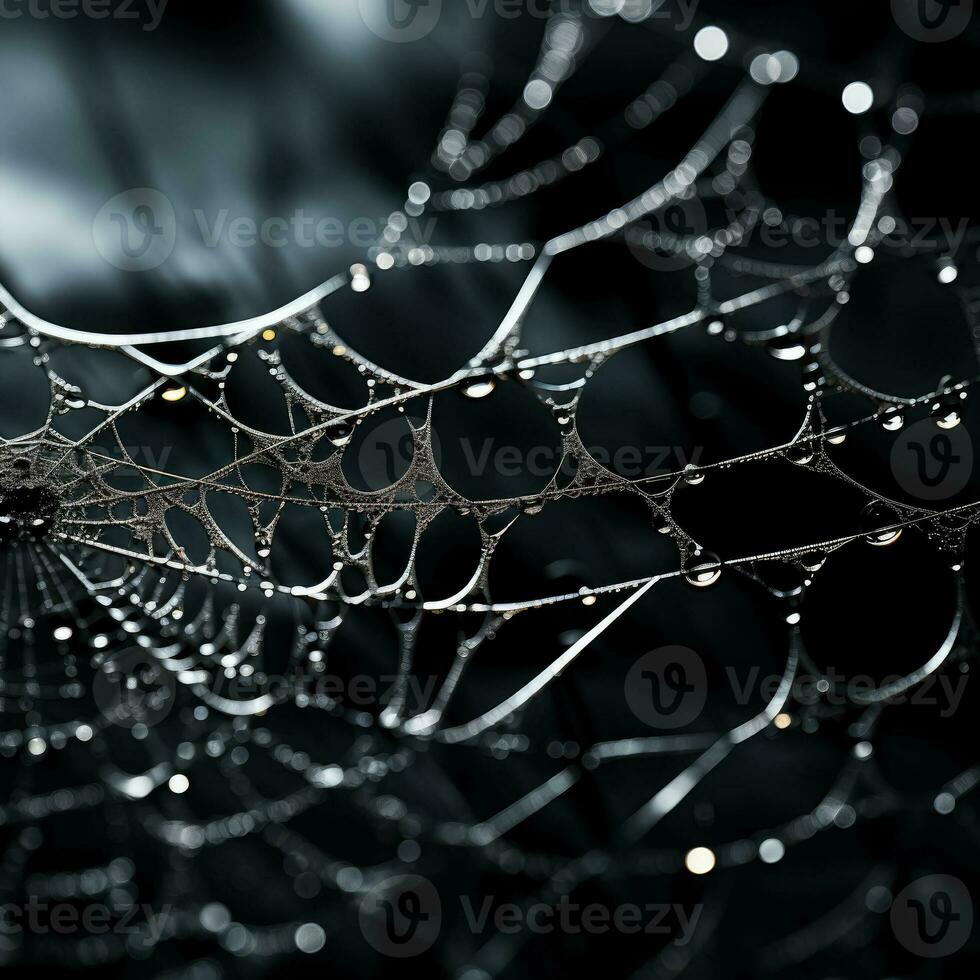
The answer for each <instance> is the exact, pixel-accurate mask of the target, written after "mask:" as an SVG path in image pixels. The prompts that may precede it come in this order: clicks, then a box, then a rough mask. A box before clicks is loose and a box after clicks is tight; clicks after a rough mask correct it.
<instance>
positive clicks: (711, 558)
mask: <svg viewBox="0 0 980 980" xmlns="http://www.w3.org/2000/svg"><path fill="white" fill-rule="evenodd" d="M719 578H721V561H720V559H719V558H718V556H717V555H715V554H712V552H710V551H702V552H700V553H699V554H697V555H695V556H694V557H693V558H692V559H691V561H690V564H688V566H687V568H686V569H685V570H684V580H685V581H686V582H687V584H688V585H693V586H694V587H695V588H696V589H706V588H707V587H708V586H709V585H714V584H715V582H717V581H718V579H719Z"/></svg>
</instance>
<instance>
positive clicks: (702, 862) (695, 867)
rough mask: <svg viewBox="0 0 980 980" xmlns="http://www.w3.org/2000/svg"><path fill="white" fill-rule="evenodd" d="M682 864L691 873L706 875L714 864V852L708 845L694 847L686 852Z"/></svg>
mask: <svg viewBox="0 0 980 980" xmlns="http://www.w3.org/2000/svg"><path fill="white" fill-rule="evenodd" d="M684 866H685V867H686V868H687V870H688V871H690V872H691V874H692V875H706V874H707V873H708V872H709V871H711V870H712V868H714V866H715V852H714V851H713V850H711V848H710V847H695V848H692V849H691V850H690V851H688V852H687V855H686V856H685V858H684Z"/></svg>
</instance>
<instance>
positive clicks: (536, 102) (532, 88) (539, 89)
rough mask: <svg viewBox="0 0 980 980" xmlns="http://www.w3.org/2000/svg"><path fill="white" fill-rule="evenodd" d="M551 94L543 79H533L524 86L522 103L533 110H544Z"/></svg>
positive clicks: (549, 87)
mask: <svg viewBox="0 0 980 980" xmlns="http://www.w3.org/2000/svg"><path fill="white" fill-rule="evenodd" d="M553 94H554V93H553V92H552V89H551V86H550V85H549V84H548V83H547V82H546V81H545V80H544V79H543V78H533V79H531V81H529V82H528V83H527V85H525V86H524V101H525V102H526V103H527V104H528V105H529V106H530V107H531V108H532V109H535V110H539V109H544V108H546V107H547V105H548V103H550V102H551V97H552V95H553Z"/></svg>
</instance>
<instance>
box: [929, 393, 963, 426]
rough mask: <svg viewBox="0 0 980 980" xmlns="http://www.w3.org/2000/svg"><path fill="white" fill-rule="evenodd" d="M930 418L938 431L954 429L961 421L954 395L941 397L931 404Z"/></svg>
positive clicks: (957, 402) (957, 400) (956, 399)
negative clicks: (937, 427)
mask: <svg viewBox="0 0 980 980" xmlns="http://www.w3.org/2000/svg"><path fill="white" fill-rule="evenodd" d="M932 418H933V421H934V422H935V423H936V425H938V426H939V428H940V429H955V428H956V427H957V426H958V425H959V424H960V422H961V421H962V416H961V415H960V406H959V399H958V398H957V397H956V396H955V395H943V396H942V397H941V398H939V399H938V400H937V401H935V402H933V405H932Z"/></svg>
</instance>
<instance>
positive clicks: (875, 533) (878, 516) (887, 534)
mask: <svg viewBox="0 0 980 980" xmlns="http://www.w3.org/2000/svg"><path fill="white" fill-rule="evenodd" d="M861 517H862V522H863V524H864V526H865V528H866V529H867V531H868V533H867V534H865V536H864V540H865V541H867V542H868V544H873V545H874V546H875V547H877V548H881V547H884V546H885V545H889V544H894V543H895V542H896V541H897V540H898V539H899V538H900V537H901V536H902V529H901V528H900V527H891V528H890V527H886V525H889V524H895V523H897V522H898V520H899V518H898V515H897V514H896V513H895V512H894V511H893V510H891V508H889V507H885V506H884V505H883V504H880V503H872V504H868V506H867V507H865V508H864V510H863V511H862V514H861Z"/></svg>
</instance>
